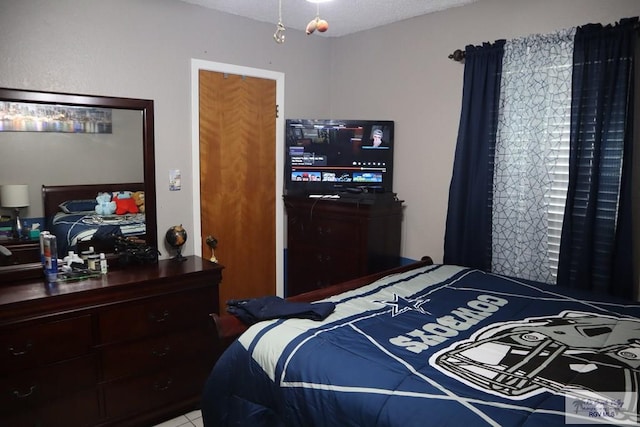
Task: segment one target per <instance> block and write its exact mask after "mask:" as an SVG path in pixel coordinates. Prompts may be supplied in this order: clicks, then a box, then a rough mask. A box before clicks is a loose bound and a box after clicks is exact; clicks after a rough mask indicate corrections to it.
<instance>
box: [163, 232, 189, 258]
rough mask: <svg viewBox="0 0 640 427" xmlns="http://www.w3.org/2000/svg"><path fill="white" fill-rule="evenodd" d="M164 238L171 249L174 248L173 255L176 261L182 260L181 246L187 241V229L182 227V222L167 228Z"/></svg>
mask: <svg viewBox="0 0 640 427" xmlns="http://www.w3.org/2000/svg"><path fill="white" fill-rule="evenodd" d="M165 240H166V241H167V243H168V244H169V246H171V247H172V248H173V249H175V250H176V252H177V254H176V256H175V258H173V259H175V260H176V261H184V260H186V258H185V257H183V256H182V246H184V244H185V243H186V241H187V231H186V230H185V229H184V228H182V224H180V225H174V226H173V227H170V228H169V229H168V230H167V234H166V235H165Z"/></svg>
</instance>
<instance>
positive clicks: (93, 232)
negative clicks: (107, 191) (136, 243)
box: [49, 211, 146, 255]
mask: <svg viewBox="0 0 640 427" xmlns="http://www.w3.org/2000/svg"><path fill="white" fill-rule="evenodd" d="M49 231H50V232H51V233H52V234H54V235H55V236H56V238H57V243H58V254H60V255H64V254H66V253H67V252H68V251H69V250H74V249H73V248H75V247H76V244H77V243H78V242H80V241H85V240H91V239H92V238H94V237H96V236H99V235H102V236H103V237H104V236H107V235H111V234H114V233H115V234H116V235H122V236H140V235H144V234H145V231H146V225H145V216H144V213H136V214H125V215H98V214H96V212H95V211H87V212H75V213H64V212H58V213H56V214H55V216H54V217H53V220H52V222H51V224H50V230H49Z"/></svg>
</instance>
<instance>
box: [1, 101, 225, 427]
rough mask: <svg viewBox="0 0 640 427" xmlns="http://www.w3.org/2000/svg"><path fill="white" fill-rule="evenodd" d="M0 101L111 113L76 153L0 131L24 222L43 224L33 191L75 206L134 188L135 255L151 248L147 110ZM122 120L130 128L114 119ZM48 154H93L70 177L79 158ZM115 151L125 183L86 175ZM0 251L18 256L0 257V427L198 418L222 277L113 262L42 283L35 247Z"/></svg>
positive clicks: (212, 269)
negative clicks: (131, 168) (101, 130)
mask: <svg viewBox="0 0 640 427" xmlns="http://www.w3.org/2000/svg"><path fill="white" fill-rule="evenodd" d="M0 102H5V103H21V104H23V103H26V104H32V105H34V106H37V107H43V106H48V105H53V106H67V107H85V108H90V109H91V108H96V109H108V110H110V111H111V112H112V113H113V123H112V124H113V127H114V131H113V134H109V135H103V136H98V137H96V136H93V137H91V136H89V139H88V140H87V141H86V142H85V141H84V140H81V139H80V138H82V135H75V134H73V135H49V137H53V139H52V140H50V139H47V138H46V137H47V135H43V134H42V133H41V132H37V131H36V132H32V133H31V132H15V133H13V132H5V131H3V132H0V157H3V158H5V159H7V156H10V160H9V161H10V162H11V165H12V166H11V173H10V174H5V175H2V173H0V185H2V184H8V183H9V184H13V183H18V182H19V183H27V184H28V185H29V191H30V203H29V208H28V210H26V214H25V213H23V216H24V217H25V218H30V217H31V218H33V217H36V218H37V217H40V218H43V220H41V221H40V222H43V224H42V225H41V226H42V227H46V226H47V224H48V223H49V219H50V218H48V217H47V215H50V212H49V211H47V209H46V208H45V207H44V204H45V202H44V201H42V200H41V199H39V197H41V196H40V194H39V193H40V188H43V189H44V188H48V189H49V190H50V191H53V193H55V191H56V190H57V188H59V187H62V188H65V189H66V188H67V187H68V186H71V187H74V186H77V187H78V188H79V190H82V191H81V192H80V193H77V194H83V195H84V194H88V193H86V192H87V191H88V190H87V189H90V190H91V191H93V189H94V188H95V186H98V187H99V186H101V185H102V184H109V185H112V184H114V185H115V186H116V187H117V188H118V186H123V185H124V186H125V188H126V185H125V184H119V183H127V182H135V183H137V185H139V186H140V188H141V189H142V190H143V191H144V193H145V210H144V218H145V227H146V230H145V232H144V234H143V235H142V239H143V242H142V243H141V244H146V245H148V246H150V247H154V248H157V247H158V237H157V236H158V229H157V219H156V197H155V188H156V185H155V182H156V181H155V161H154V125H153V123H154V116H153V101H152V100H144V99H133V98H116V97H108V96H92V95H79V94H63V93H49V92H39V91H28V90H17V89H0ZM126 115H129V116H132V117H134V119H133V120H132V121H124V120H125V119H122V120H120V118H121V117H124V116H126ZM123 123H138V126H139V128H138V129H137V131H135V132H133V133H134V134H136V135H137V136H136V137H133V136H131V135H132V134H131V133H127V134H126V136H122V132H124V130H125V129H124V128H125V127H128V128H131V127H132V126H131V125H130V124H123ZM118 126H120V127H119V128H118V129H117V130H116V127H118ZM3 129H4V128H3ZM128 132H131V129H128ZM76 137H77V139H76ZM30 144H38V145H36V147H37V151H34V146H33V145H30ZM56 144H66V145H74V144H75V145H74V146H76V147H77V146H78V145H85V146H90V145H91V144H100V146H99V155H98V158H96V159H95V163H93V164H90V165H87V164H86V163H89V162H87V161H86V160H85V161H80V162H79V163H84V164H79V165H77V167H76V166H73V167H70V166H69V165H68V164H63V163H64V161H65V159H66V160H68V158H69V157H81V155H80V153H79V152H76V153H75V154H72V155H69V154H61V151H60V150H61V149H60V147H59V146H58V145H56ZM116 144H130V145H131V146H129V147H117V146H116ZM27 148H28V149H27ZM75 149H76V150H77V149H78V148H75ZM94 149H95V148H94ZM122 150H125V151H122ZM127 150H128V151H127ZM123 152H131V153H132V154H131V155H130V156H131V157H132V159H134V160H133V162H135V163H139V165H138V166H137V169H138V170H137V171H136V172H133V173H134V175H131V176H127V177H124V178H123V177H119V178H118V177H115V176H109V177H104V176H103V177H99V176H96V175H97V173H95V174H94V173H92V172H91V171H92V170H95V169H97V168H99V167H100V166H101V165H105V164H108V157H109V156H110V155H113V156H114V157H119V158H121V159H122V157H123V154H122V153H123ZM126 156H127V157H129V154H127V155H126ZM136 156H139V157H136ZM94 157H95V155H94ZM42 159H47V162H42V161H41V160H42ZM135 159H138V160H135ZM76 161H77V159H76ZM35 164H40V165H41V166H39V167H37V168H36V167H34V165H35ZM42 164H44V165H45V166H44V167H43V166H42ZM34 169H35V171H34ZM5 172H6V169H5ZM135 173H137V174H139V175H135ZM83 174H84V175H83ZM34 193H35V194H34ZM65 194H76V193H65ZM44 198H45V197H43V199H44ZM56 203H57V201H56ZM3 242H5V243H6V244H7V245H6V247H7V248H8V249H9V252H11V248H13V249H14V250H15V252H16V255H15V256H14V255H13V253H12V254H11V255H9V256H7V255H6V254H3V255H1V256H3V257H5V258H6V259H4V260H3V261H2V262H1V263H0V425H12V426H23V425H24V426H34V425H38V426H65V427H69V426H87V425H95V426H98V425H99V426H109V425H114V426H115V425H117V426H127V425H131V426H135V425H150V424H153V423H157V422H160V421H162V420H164V419H168V418H170V417H172V416H174V415H177V414H181V413H184V412H186V411H188V410H190V409H195V408H197V406H198V402H199V398H200V393H201V390H202V385H203V384H204V381H205V379H206V377H207V374H208V372H209V370H210V369H211V368H212V366H213V363H214V362H215V359H216V357H217V353H216V350H215V348H214V347H213V345H212V343H213V336H214V331H213V325H212V323H211V321H210V316H209V315H210V314H211V313H214V312H217V311H218V307H219V303H218V285H219V284H220V281H221V279H222V266H220V265H218V264H215V263H212V262H210V261H208V260H205V259H202V258H199V257H194V256H190V257H186V260H184V261H176V260H174V259H160V261H156V262H154V261H144V260H133V261H131V260H129V262H128V263H124V262H121V261H122V258H121V255H122V254H118V253H113V252H112V253H107V254H106V255H107V258H108V260H109V271H108V273H107V274H104V275H94V276H93V277H88V278H79V279H77V280H69V281H58V282H51V283H48V282H47V281H45V279H44V275H43V271H42V265H41V262H39V260H38V259H37V258H39V253H40V245H39V240H36V239H30V238H28V237H23V238H21V239H17V240H16V239H15V238H13V237H12V238H11V239H6V238H5V239H4V240H0V245H2V244H3ZM161 258H162V257H161Z"/></svg>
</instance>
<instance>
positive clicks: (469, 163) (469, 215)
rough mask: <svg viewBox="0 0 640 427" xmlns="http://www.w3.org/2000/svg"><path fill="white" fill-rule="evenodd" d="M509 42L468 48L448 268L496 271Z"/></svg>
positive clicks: (447, 244) (451, 191)
mask: <svg viewBox="0 0 640 427" xmlns="http://www.w3.org/2000/svg"><path fill="white" fill-rule="evenodd" d="M504 44H505V41H504V40H499V41H496V42H495V43H493V44H490V43H485V44H484V45H483V46H477V47H476V46H467V47H466V48H465V66H464V86H463V92H462V113H461V115H460V125H459V129H458V141H457V145H456V153H455V159H454V164H453V177H452V179H451V185H450V188H449V208H448V210H447V223H446V230H445V239H444V262H445V263H446V264H458V265H463V266H467V267H473V268H479V269H481V270H485V271H488V270H489V269H490V268H491V208H492V184H493V157H494V153H495V145H496V127H497V123H498V102H499V98H500V79H501V76H502V57H503V54H504Z"/></svg>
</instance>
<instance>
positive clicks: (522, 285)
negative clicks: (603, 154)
mask: <svg viewBox="0 0 640 427" xmlns="http://www.w3.org/2000/svg"><path fill="white" fill-rule="evenodd" d="M328 301H332V302H335V303H336V307H335V311H334V312H333V313H332V314H331V315H329V316H328V317H327V318H326V319H325V320H324V321H321V322H318V321H313V320H304V319H286V320H284V319H279V320H272V321H264V322H260V323H257V324H255V325H253V326H252V327H251V328H249V329H248V330H247V331H246V332H245V333H244V334H243V335H242V336H241V337H240V338H239V339H238V340H236V341H235V342H234V343H233V344H232V346H231V347H229V348H228V349H227V351H226V352H225V353H224V354H223V355H222V357H221V358H220V360H219V361H218V362H217V364H216V366H215V367H214V369H213V371H212V373H211V376H210V377H209V379H208V381H207V384H206V387H205V391H204V394H203V400H202V412H203V417H204V421H205V425H206V426H227V425H243V426H285V425H286V426H305V427H308V426H431V425H433V426H482V425H491V426H552V425H564V424H588V423H593V422H596V423H605V424H614V425H638V424H637V410H638V408H637V402H638V399H637V394H638V386H639V384H638V373H639V363H640V306H639V305H636V304H634V303H625V302H621V301H614V300H604V299H602V298H596V297H594V296H593V295H590V294H577V293H575V292H567V291H566V290H563V289H561V288H557V287H554V286H545V285H536V284H532V283H529V282H524V281H519V280H514V279H510V278H505V277H501V276H497V275H492V274H488V273H483V272H480V271H477V270H471V269H466V268H462V267H456V266H443V265H436V266H428V267H423V268H420V269H417V270H412V271H409V272H406V273H401V274H398V275H394V276H388V277H386V278H384V279H381V280H379V281H377V282H375V283H373V284H370V285H367V286H365V287H363V288H359V289H357V290H354V291H350V292H346V293H343V294H340V295H337V296H334V297H331V298H329V299H328Z"/></svg>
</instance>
